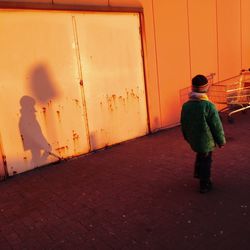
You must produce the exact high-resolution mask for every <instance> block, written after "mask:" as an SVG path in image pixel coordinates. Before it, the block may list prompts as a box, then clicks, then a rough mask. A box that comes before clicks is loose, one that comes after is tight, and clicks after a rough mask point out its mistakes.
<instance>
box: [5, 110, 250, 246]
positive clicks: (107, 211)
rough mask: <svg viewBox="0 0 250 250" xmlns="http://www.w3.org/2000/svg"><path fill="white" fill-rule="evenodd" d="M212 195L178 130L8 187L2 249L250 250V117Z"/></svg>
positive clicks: (230, 130)
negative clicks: (204, 189)
mask: <svg viewBox="0 0 250 250" xmlns="http://www.w3.org/2000/svg"><path fill="white" fill-rule="evenodd" d="M225 131H226V135H227V138H228V144H227V146H226V147H225V148H224V149H218V150H216V152H215V154H214V162H213V163H214V165H213V177H214V178H213V179H214V183H215V188H214V190H213V191H212V192H211V193H208V194H200V193H199V192H198V185H197V184H198V183H197V180H195V179H193V178H192V173H193V160H194V154H192V153H191V151H190V149H189V147H188V145H187V144H186V143H185V142H184V141H183V139H182V136H181V133H180V128H179V127H177V128H173V129H169V130H166V131H162V132H159V133H156V134H153V135H149V136H145V137H143V138H139V139H136V140H133V141H130V142H126V143H123V144H120V145H116V146H114V147H112V148H110V149H107V150H102V151H99V152H97V153H94V154H91V155H88V156H84V157H80V158H78V159H75V160H70V161H67V162H63V163H61V164H57V165H52V166H48V167H43V168H40V169H37V170H34V171H31V172H28V173H24V174H21V175H18V176H15V177H13V178H10V179H8V180H7V181H4V182H1V183H0V195H1V203H0V249H1V250H3V249H87V250H88V249H100V250H106V249H122V250H128V249H142V250H144V249H169V250H175V249H178V250H179V249H185V250H186V249H199V250H200V249H202V250H206V249H213V250H214V249H220V250H228V249H233V250H234V249H240V250H244V249H250V245H249V244H250V164H249V162H250V154H249V142H250V114H246V115H242V114H239V115H237V116H236V121H235V123H234V124H232V125H231V124H228V123H227V122H225Z"/></svg>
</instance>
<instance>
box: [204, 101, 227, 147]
mask: <svg viewBox="0 0 250 250" xmlns="http://www.w3.org/2000/svg"><path fill="white" fill-rule="evenodd" d="M207 123H208V126H209V128H210V130H211V133H212V135H213V138H214V141H215V143H216V144H217V145H224V144H225V143H226V139H225V134H224V130H223V126H222V123H221V119H220V116H219V113H218V111H217V109H216V107H215V106H214V105H213V104H212V106H211V109H210V112H209V116H208V121H207Z"/></svg>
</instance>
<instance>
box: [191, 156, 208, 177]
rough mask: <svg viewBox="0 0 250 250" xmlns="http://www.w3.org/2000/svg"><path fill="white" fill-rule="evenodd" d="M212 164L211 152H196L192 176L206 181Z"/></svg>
mask: <svg viewBox="0 0 250 250" xmlns="http://www.w3.org/2000/svg"><path fill="white" fill-rule="evenodd" d="M211 166H212V152H208V153H197V154H196V160H195V166H194V177H195V178H198V179H200V180H201V181H203V180H204V181H207V180H209V179H210V176H211Z"/></svg>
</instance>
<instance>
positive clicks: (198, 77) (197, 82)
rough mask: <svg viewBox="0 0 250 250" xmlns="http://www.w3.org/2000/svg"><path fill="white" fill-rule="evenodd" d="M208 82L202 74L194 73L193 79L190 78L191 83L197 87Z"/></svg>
mask: <svg viewBox="0 0 250 250" xmlns="http://www.w3.org/2000/svg"><path fill="white" fill-rule="evenodd" d="M207 83H208V80H207V78H206V77H205V76H204V75H196V76H195V77H194V78H193V79H192V85H193V86H196V87H199V86H202V85H205V84H207Z"/></svg>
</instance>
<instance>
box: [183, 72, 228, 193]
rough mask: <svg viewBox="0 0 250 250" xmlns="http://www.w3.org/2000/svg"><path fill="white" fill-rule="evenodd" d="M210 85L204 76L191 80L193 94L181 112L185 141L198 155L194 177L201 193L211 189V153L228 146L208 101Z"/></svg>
mask: <svg viewBox="0 0 250 250" xmlns="http://www.w3.org/2000/svg"><path fill="white" fill-rule="evenodd" d="M208 88H209V83H208V80H207V78H206V77H205V76H204V75H196V76H195V77H194V78H193V79H192V92H191V93H189V100H188V101H187V102H186V103H184V104H183V106H182V110H181V130H182V133H183V136H184V139H185V140H186V141H187V142H188V143H189V145H190V146H191V148H192V150H193V151H194V152H196V160H195V171H194V177H195V178H198V179H199V180H200V192H201V193H206V192H208V191H210V190H211V189H212V182H211V180H210V177H211V165H212V152H213V150H214V149H215V147H216V146H218V147H220V148H221V147H223V146H224V145H225V143H226V140H225V135H224V130H223V126H222V123H221V120H220V117H219V114H218V111H217V109H216V107H215V105H214V104H213V103H212V102H210V101H209V99H208V97H207V91H208Z"/></svg>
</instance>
